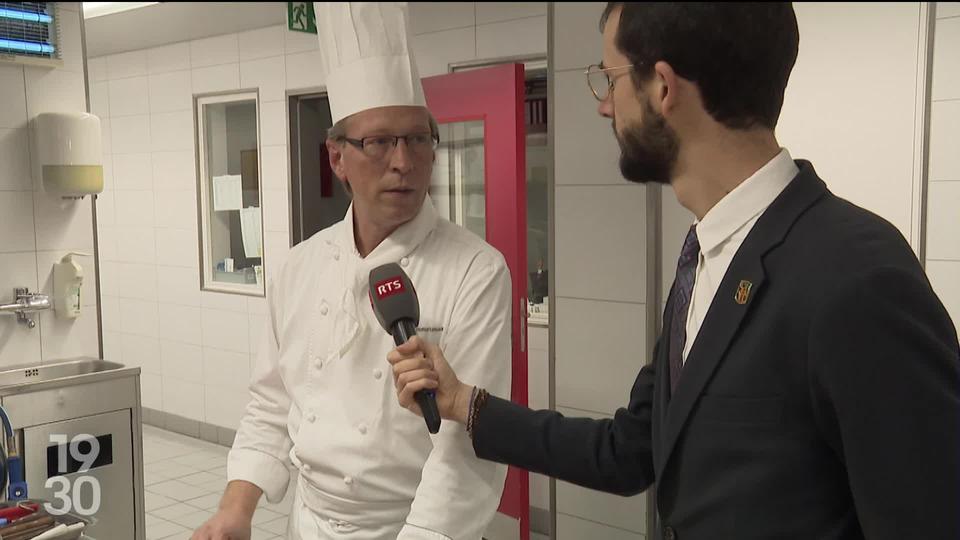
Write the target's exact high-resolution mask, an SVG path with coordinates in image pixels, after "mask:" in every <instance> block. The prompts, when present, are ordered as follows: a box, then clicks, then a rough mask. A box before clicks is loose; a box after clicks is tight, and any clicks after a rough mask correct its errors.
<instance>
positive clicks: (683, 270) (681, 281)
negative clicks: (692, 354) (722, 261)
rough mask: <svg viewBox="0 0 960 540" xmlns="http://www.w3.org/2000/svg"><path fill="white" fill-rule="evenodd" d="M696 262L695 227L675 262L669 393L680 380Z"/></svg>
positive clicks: (698, 251)
mask: <svg viewBox="0 0 960 540" xmlns="http://www.w3.org/2000/svg"><path fill="white" fill-rule="evenodd" d="M699 260H700V242H699V241H698V240H697V226H696V225H693V226H691V227H690V232H688V233H687V239H686V240H684V241H683V249H682V250H681V251H680V261H679V262H678V263H677V277H676V279H675V281H674V284H673V294H674V298H673V318H672V320H671V323H670V393H671V394H672V393H673V391H674V390H675V389H676V388H677V381H679V380H680V368H681V367H683V348H684V346H685V345H686V341H687V312H688V311H689V308H690V298H691V297H692V296H693V283H694V281H695V280H696V273H697V263H698V262H699Z"/></svg>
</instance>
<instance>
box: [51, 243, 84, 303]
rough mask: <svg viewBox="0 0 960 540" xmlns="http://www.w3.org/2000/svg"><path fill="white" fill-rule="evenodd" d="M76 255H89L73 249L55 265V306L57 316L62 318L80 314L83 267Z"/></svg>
mask: <svg viewBox="0 0 960 540" xmlns="http://www.w3.org/2000/svg"><path fill="white" fill-rule="evenodd" d="M74 255H77V256H87V257H89V255H87V254H86V253H77V252H73V251H71V252H70V253H67V254H66V255H64V256H63V258H62V259H60V262H58V263H57V264H54V265H53V307H54V310H55V311H56V314H57V317H60V318H62V319H76V318H77V317H78V316H80V287H81V286H82V285H83V267H82V266H80V265H79V264H77V262H76V261H74V260H73V256H74Z"/></svg>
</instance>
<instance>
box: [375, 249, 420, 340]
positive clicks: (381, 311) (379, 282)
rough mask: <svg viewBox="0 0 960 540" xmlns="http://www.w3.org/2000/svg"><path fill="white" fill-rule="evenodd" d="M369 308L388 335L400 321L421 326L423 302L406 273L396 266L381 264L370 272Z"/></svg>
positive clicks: (394, 264)
mask: <svg viewBox="0 0 960 540" xmlns="http://www.w3.org/2000/svg"><path fill="white" fill-rule="evenodd" d="M368 295H369V296H370V305H371V306H373V313H374V314H375V315H376V316H377V320H378V321H379V322H380V326H382V327H383V329H384V330H386V331H387V333H390V328H391V327H392V326H393V325H394V324H395V323H396V322H397V321H399V320H401V319H409V320H411V321H413V324H414V325H418V324H420V302H419V301H418V300H417V291H416V289H414V288H413V282H412V281H410V277H409V276H407V273H406V272H404V271H403V269H402V268H400V265H399V264H397V263H388V264H383V265H380V266H378V267H376V268H374V269H373V270H371V271H370V290H369V291H368Z"/></svg>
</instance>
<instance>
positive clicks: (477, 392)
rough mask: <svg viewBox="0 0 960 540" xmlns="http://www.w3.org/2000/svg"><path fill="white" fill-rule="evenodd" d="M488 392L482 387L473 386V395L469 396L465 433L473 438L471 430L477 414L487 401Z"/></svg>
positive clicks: (474, 424)
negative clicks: (468, 411)
mask: <svg viewBox="0 0 960 540" xmlns="http://www.w3.org/2000/svg"><path fill="white" fill-rule="evenodd" d="M489 396H490V393H489V392H487V391H486V390H484V389H483V388H474V395H471V397H470V413H469V415H468V416H467V434H468V435H470V438H471V439H473V430H474V429H475V428H476V424H477V415H478V414H479V413H480V409H481V408H483V405H484V404H485V403H486V402H487V398H488V397H489Z"/></svg>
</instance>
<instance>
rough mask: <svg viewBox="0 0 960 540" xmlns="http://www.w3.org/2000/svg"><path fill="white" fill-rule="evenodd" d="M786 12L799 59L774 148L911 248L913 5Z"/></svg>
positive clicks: (803, 7) (841, 5) (823, 6)
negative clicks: (806, 163) (891, 228)
mask: <svg viewBox="0 0 960 540" xmlns="http://www.w3.org/2000/svg"><path fill="white" fill-rule="evenodd" d="M794 9H795V10H796V13H797V23H798V25H799V29H800V52H799V55H798V57H797V62H796V65H795V66H794V69H793V72H792V74H791V75H790V82H789V84H788V85H787V91H786V96H785V98H784V105H783V112H782V114H781V116H780V122H779V124H778V125H777V137H778V139H779V141H780V144H782V145H783V146H785V147H787V148H788V149H789V150H790V152H791V154H792V155H793V157H794V158H803V159H808V160H810V161H811V162H812V163H813V165H814V167H816V169H817V173H818V174H819V175H820V177H821V178H823V179H824V181H825V182H826V183H827V186H828V187H829V188H830V189H831V190H832V191H833V192H834V193H836V194H837V195H839V196H841V197H844V198H846V199H848V200H850V201H851V202H853V203H854V204H857V205H859V206H862V207H864V208H866V209H868V210H870V211H872V212H875V213H877V214H879V215H880V216H881V217H883V218H885V219H887V220H888V221H890V222H891V223H893V224H894V225H895V226H896V227H897V228H898V229H900V231H901V232H902V233H903V235H904V236H905V237H906V238H907V239H908V240H909V239H911V238H912V237H913V233H914V225H915V223H914V222H913V215H914V212H915V210H914V206H913V204H912V202H913V198H914V185H915V184H917V185H919V178H917V179H916V182H914V172H915V163H914V160H915V142H916V137H917V130H916V110H917V91H918V88H917V84H918V76H922V70H921V69H918V66H917V58H918V56H919V44H920V40H921V36H920V28H921V27H922V25H921V4H919V3H907V2H903V3H894V2H881V3H872V4H869V5H868V4H862V3H857V2H824V3H818V2H809V3H807V2H797V3H795V4H794ZM938 38H939V36H938ZM936 88H937V84H936V83H934V92H936V91H937V90H936ZM917 239H919V237H917ZM681 242H682V240H681ZM914 247H915V248H916V247H917V246H916V245H914Z"/></svg>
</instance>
